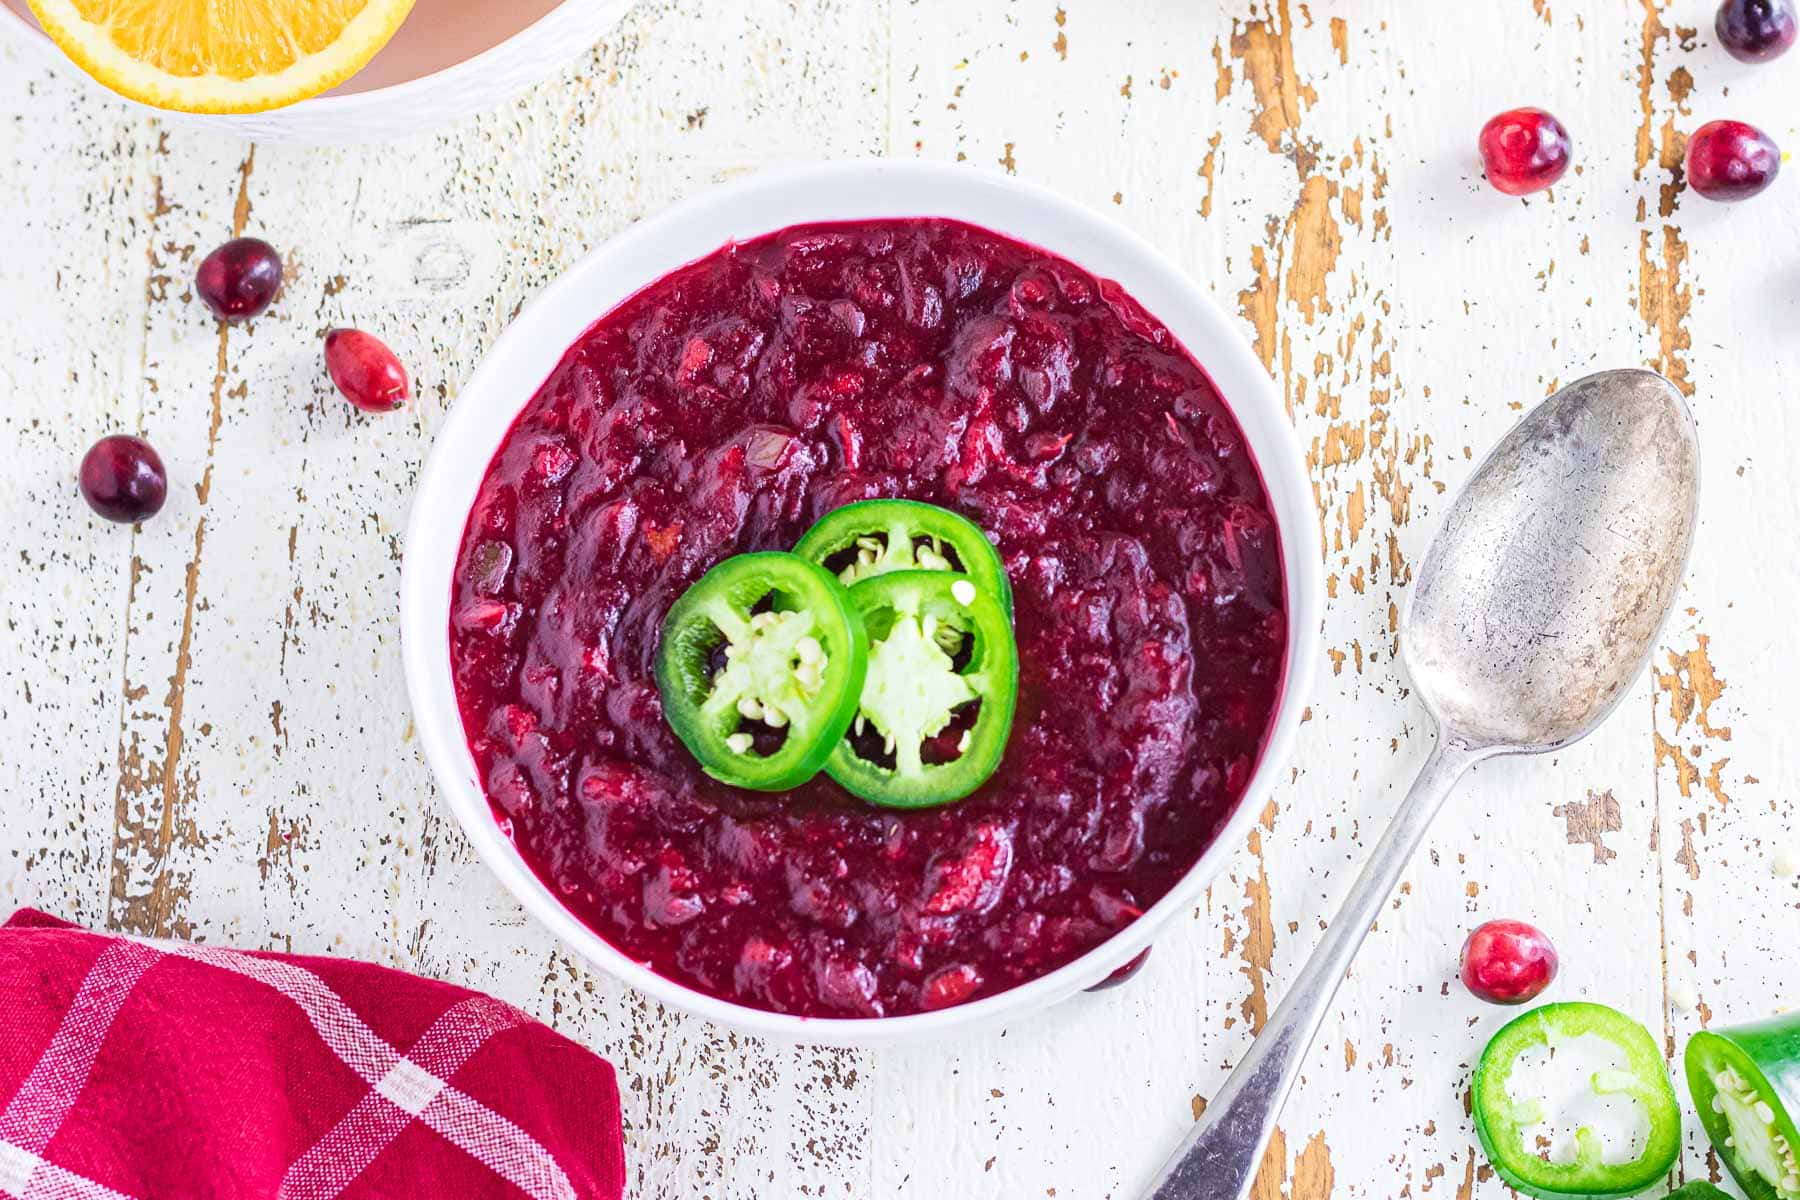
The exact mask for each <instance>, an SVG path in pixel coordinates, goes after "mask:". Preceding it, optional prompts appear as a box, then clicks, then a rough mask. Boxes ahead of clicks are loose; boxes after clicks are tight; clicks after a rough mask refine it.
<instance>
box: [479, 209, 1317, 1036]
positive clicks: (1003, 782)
mask: <svg viewBox="0 0 1800 1200" xmlns="http://www.w3.org/2000/svg"><path fill="white" fill-rule="evenodd" d="M889 496H892V497H908V498H911V499H916V500H924V501H928V502H930V503H933V504H940V505H943V506H945V507H947V508H951V509H955V510H956V511H958V512H961V513H964V514H966V515H967V516H969V517H970V518H972V519H973V520H974V521H976V522H977V523H978V524H980V525H981V526H982V527H983V528H984V529H986V530H987V531H988V532H989V534H990V536H992V537H993V538H994V539H995V541H996V543H997V544H998V546H999V549H1000V553H1001V555H1002V557H1003V558H1004V560H1005V562H1006V566H1007V570H1008V572H1009V573H1010V574H1011V577H1012V580H1013V584H1014V587H1015V589H1016V592H1017V596H1016V605H1017V633H1018V642H1019V658H1020V664H1021V676H1020V688H1021V692H1020V702H1019V712H1018V717H1017V720H1016V722H1015V724H1014V726H1013V732H1012V739H1011V741H1010V743H1009V745H1008V748H1007V752H1006V758H1005V761H1004V762H1003V764H1002V765H1001V768H1000V770H999V772H998V773H997V774H996V775H995V776H994V778H993V779H992V780H990V781H989V782H988V783H987V784H986V785H985V786H984V787H983V788H982V789H981V790H980V791H979V792H977V793H976V794H975V795H973V796H971V797H969V798H968V799H966V800H964V801H962V802H961V803H958V804H953V805H950V806H948V807H945V808H941V809H935V810H930V811H924V812H910V813H901V812H894V811H885V810H882V809H878V808H873V807H870V806H868V805H867V804H864V803H862V802H861V801H858V800H856V799H855V798H854V797H852V796H850V795H849V794H848V793H846V792H844V791H842V790H841V789H840V788H838V786H837V785H836V784H834V783H832V782H831V781H830V780H829V779H828V778H826V777H825V776H824V775H820V776H819V777H818V778H817V779H816V780H814V781H813V782H812V783H810V784H807V785H806V786H805V787H802V788H800V789H798V790H796V791H793V792H790V793H786V794H781V795H762V794H755V793H749V792H741V791H737V790H735V789H732V788H729V787H727V786H725V785H723V784H720V783H717V782H715V781H714V780H712V779H711V778H709V777H708V776H706V775H704V774H702V773H701V771H700V769H699V767H698V766H697V765H696V764H695V762H694V760H693V759H692V758H691V757H690V756H689V755H688V753H687V751H686V750H685V749H684V748H683V747H682V745H681V744H680V743H679V742H678V741H676V739H675V737H674V735H673V734H672V733H671V732H670V731H669V728H668V726H667V725H666V724H665V723H664V721H663V717H662V709H661V705H660V701H659V699H658V696H657V691H656V685H655V683H654V681H653V679H652V675H651V666H652V663H653V661H654V658H655V654H656V648H657V640H658V637H659V631H660V627H661V623H662V620H663V616H664V614H666V613H667V611H668V609H669V606H670V605H671V604H672V603H673V602H674V601H675V599H676V598H677V597H679V596H680V595H681V593H682V591H683V589H685V588H686V587H687V586H688V585H689V584H690V583H692V582H693V581H694V580H695V579H697V578H699V576H700V575H701V574H702V573H703V572H704V571H705V570H706V569H707V568H708V567H711V566H712V565H713V564H714V563H716V562H718V561H719V560H720V559H722V558H724V557H726V556H728V555H731V554H737V553H740V552H743V551H750V550H770V549H782V550H785V549H788V548H790V547H791V546H792V545H793V544H794V542H795V541H796V540H797V539H798V538H799V536H800V535H801V534H802V533H803V532H805V530H806V529H807V528H808V526H810V525H811V524H812V522H813V521H814V520H815V519H817V518H818V517H819V516H821V515H822V514H824V513H826V512H828V511H830V510H831V509H833V508H836V507H838V506H840V505H842V504H846V503H848V502H850V501H852V500H863V499H870V498H875V497H889ZM454 592H455V594H454V596H453V598H452V616H451V630H450V636H451V656H452V662H453V668H454V674H455V679H456V690H457V698H458V702H459V704H460V707H461V711H462V717H463V724H464V728H465V729H466V731H467V734H468V738H469V744H470V747H471V749H472V751H473V753H474V757H475V761H476V763H477V764H478V766H479V769H480V772H481V776H482V778H483V779H484V781H485V785H486V789H487V794H488V796H489V798H490V799H491V801H492V803H493V805H494V807H495V810H496V814H497V816H498V817H499V819H500V820H501V823H502V825H503V826H504V827H505V828H506V830H507V831H508V833H509V834H510V836H511V837H512V838H513V840H514V841H515V842H516V844H517V845H518V847H519V849H520V850H521V852H522V853H523V854H524V855H525V857H526V859H527V860H528V861H529V862H530V863H531V865H532V867H533V868H534V869H535V870H536V871H537V873H538V875H539V876H540V877H541V878H542V879H543V880H544V882H545V883H546V885H547V886H549V887H550V888H551V889H552V890H553V891H554V892H556V893H557V894H558V895H560V896H561V897H562V899H563V901H564V903H566V904H567V905H568V906H569V908H570V909H571V910H572V911H574V912H575V913H576V914H577V915H578V916H580V917H581V919H582V920H584V921H586V922H587V923H588V924H589V925H591V926H592V927H593V928H594V929H595V930H597V931H598V932H599V933H600V934H601V935H602V936H603V937H605V938H606V939H607V940H608V941H609V942H611V943H612V944H613V945H615V946H617V947H618V948H619V949H620V950H621V951H623V952H624V953H626V954H628V955H630V956H631V957H632V958H634V959H637V960H639V961H642V962H645V963H647V964H649V965H650V966H651V967H652V968H653V969H655V970H656V971H658V972H660V973H661V974H663V975H665V976H668V977H669V978H671V979H675V980H679V981H680V982H682V983H684V984H687V985H689V986H691V987H695V988H698V989H700V990H702V991H705V992H709V993H712V994H714V995H718V996H723V997H726V998H729V999H731V1000H734V1001H737V1002H739V1003H742V1004H747V1005H752V1006H755V1007H758V1008H764V1009H772V1010H774V1011H777V1012H784V1013H796V1014H803V1015H808V1016H820V1017H824V1016H832V1017H874V1016H881V1015H890V1016H891V1015H896V1014H901V1013H911V1012H918V1011H921V1010H923V1009H928V1008H939V1007H943V1006H945V1005H949V1004H956V1003H960V1002H962V1001H965V1000H968V999H970V998H971V997H977V996H982V995H988V994H991V993H994V992H997V991H1001V990H1003V989H1005V988H1008V987H1011V986H1013V985H1015V984H1018V983H1021V982H1024V981H1026V980H1029V979H1032V978H1035V977H1036V976H1039V975H1042V974H1044V973H1045V972H1047V971H1049V970H1051V969H1053V968H1055V967H1057V966H1060V965H1061V964H1063V963H1066V962H1068V961H1069V960H1071V959H1073V958H1074V957H1076V956H1077V955H1079V954H1081V953H1082V952H1083V951H1085V950H1087V949H1089V948H1090V947H1092V946H1094V945H1095V944H1097V943H1099V942H1101V941H1103V940H1105V939H1106V938H1107V937H1109V936H1110V935H1111V934H1112V933H1114V932H1115V931H1116V930H1118V929H1120V928H1121V927H1122V926H1124V925H1126V924H1127V923H1129V922H1130V921H1131V920H1133V919H1134V918H1135V917H1137V916H1138V915H1139V913H1140V912H1141V911H1142V910H1143V909H1145V908H1147V907H1148V906H1149V905H1150V904H1152V903H1154V902H1155V901H1156V900H1157V899H1159V898H1160V897H1161V896H1162V895H1163V894H1164V893H1166V892H1167V891H1168V890H1169V888H1170V887H1171V886H1172V885H1173V884H1174V883H1175V882H1176V881H1177V880H1178V879H1179V878H1180V877H1181V875H1182V874H1183V873H1184V872H1186V871H1187V869H1188V868H1189V867H1191V866H1192V865H1193V864H1194V862H1195V860H1196V859H1198V858H1199V856H1200V853H1201V851H1202V850H1204V849H1205V848H1206V845H1207V843H1208V842H1209V841H1210V840H1211V839H1212V838H1213V836H1214V834H1215V832H1216V831H1217V830H1218V828H1219V826H1220V824H1221V822H1223V821H1224V820H1225V818H1226V817H1227V816H1228V815H1229V814H1230V813H1231V811H1232V808H1233V806H1234V805H1235V804H1236V802H1237V801H1238V798H1239V797H1240V796H1241V795H1242V792H1243V789H1244V787H1245V785H1246V783H1247V782H1248V780H1249V777H1250V772H1251V769H1252V767H1253V766H1254V765H1255V762H1256V759H1257V755H1258V753H1259V751H1260V749H1261V746H1262V742H1263V739H1264V736H1265V735H1266V733H1267V732H1268V728H1269V723H1270V720H1271V718H1272V715H1273V712H1274V709H1275V704H1276V698H1277V693H1278V691H1279V688H1280V681H1281V675H1282V664H1283V655H1284V650H1285V645H1286V621H1285V612H1284V606H1283V580H1282V568H1281V559H1280V547H1279V544H1278V539H1277V533H1276V527H1275V520H1274V517H1273V515H1272V513H1271V511H1270V506H1269V499H1268V496H1267V495H1266V494H1265V492H1264V490H1263V486H1262V481H1261V478H1260V476H1259V475H1258V474H1257V469H1256V464H1255V462H1254V461H1253V460H1252V459H1251V456H1250V452H1249V449H1248V447H1247V446H1246V445H1245V442H1244V437H1243V434H1242V433H1241V432H1240V430H1239V429H1238V427H1237V425H1236V423H1235V422H1234V421H1233V419H1232V417H1231V414H1230V413H1229V412H1228V411H1227V410H1226V408H1225V406H1224V404H1223V403H1222V402H1221V401H1220V399H1219V397H1218V395H1217V393H1216V392H1214V390H1213V388H1212V386H1211V384H1210V382H1209V381H1208V379H1207V377H1206V374H1205V372H1204V371H1202V370H1201V368H1200V367H1199V365H1198V364H1197V363H1195V362H1194V360H1193V359H1192V358H1190V357H1189V356H1188V355H1187V353H1186V352H1185V351H1184V350H1183V349H1182V348H1181V346H1180V345H1179V344H1178V343H1177V342H1176V341H1175V339H1174V337H1173V336H1172V335H1171V334H1170V333H1169V331H1168V330H1167V329H1165V328H1164V327H1163V326H1162V325H1161V324H1159V323H1158V322H1157V321H1156V320H1155V319H1154V318H1153V317H1151V316H1150V315H1149V314H1148V313H1146V312H1145V311H1144V310H1143V309H1142V308H1141V307H1139V306H1138V305H1137V304H1136V303H1135V302H1134V301H1133V300H1132V299H1131V298H1130V297H1129V296H1127V295H1125V294H1124V293H1123V292H1122V291H1121V290H1120V289H1119V287H1118V286H1117V285H1116V284H1113V283H1110V282H1108V281H1105V280H1098V279H1095V278H1094V277H1093V276H1091V275H1089V274H1087V273H1085V272H1084V271H1082V270H1080V269H1079V268H1077V267H1075V266H1073V265H1072V264H1070V263H1068V262H1065V261H1063V260H1061V259H1058V258H1055V257H1053V256H1051V255H1049V254H1046V253H1045V252H1043V251H1041V250H1036V249H1033V248H1031V247H1029V246H1024V245H1021V244H1019V243H1017V242H1013V241H1009V240H1007V239H1005V238H1002V237H1000V236H998V235H996V234H992V233H988V232H985V231H983V230H980V229H976V228H973V227H970V226H967V225H962V224H958V223H955V222H949V221H937V220H906V221H879V222H869V223H860V224H851V225H816V226H806V227H798V228H793V229H788V230H785V231H783V232H781V233H778V234H774V235H771V236H769V237H765V238H761V239H758V240H756V241H753V242H748V243H745V244H742V245H736V246H730V247H727V248H725V249H723V250H721V251H719V252H717V253H715V254H713V255H711V256H710V257H707V258H705V259H702V260H701V261H699V262H697V263H694V264H692V265H691V266H687V267H684V268H682V269H680V270H678V271H676V272H675V273H673V274H671V275H669V276H666V277H665V278H663V279H661V280H659V281H658V282H656V283H655V284H653V285H651V286H650V287H649V288H647V289H646V290H644V291H643V292H641V293H639V294H638V295H636V296H634V297H633V298H632V299H630V300H629V301H627V302H626V303H624V304H623V305H621V306H620V307H619V308H618V309H616V310H615V311H614V312H612V313H611V314H610V315H608V316H607V317H605V318H604V319H602V320H601V321H600V322H599V323H598V324H596V325H595V326H594V327H593V328H592V329H590V330H588V332H587V333H586V334H584V335H583V336H582V338H581V339H580V341H578V342H577V343H576V344H575V345H574V347H573V348H571V349H570V351H569V353H568V354H567V356H566V357H565V358H564V359H563V361H562V363H561V364H560V365H559V366H558V367H557V369H556V371H555V373H554V374H553V375H551V377H550V379H549V380H548V381H547V382H546V383H545V384H544V385H543V387H542V388H541V389H540V390H539V391H538V393H537V395H536V396H535V397H533V398H532V400H531V403H530V404H529V405H527V406H526V408H525V410H524V412H523V413H522V414H521V415H520V417H519V419H518V421H517V423H516V424H515V425H514V426H513V428H512V430H511V432H509V433H508V434H507V437H506V440H505V441H504V442H503V443H502V444H501V447H500V450H499V452H498V453H497V454H496V455H495V457H494V461H493V463H492V464H491V465H490V466H489V468H488V472H487V476H486V478H485V479H484V480H483V482H482V485H481V491H480V494H479V496H478V498H477V500H476V502H475V506H474V509H473V511H472V512H471V514H470V517H469V523H468V527H467V530H466V532H465V533H464V536H463V544H462V551H461V554H460V558H459V561H458V566H457V572H456V578H455V584H454Z"/></svg>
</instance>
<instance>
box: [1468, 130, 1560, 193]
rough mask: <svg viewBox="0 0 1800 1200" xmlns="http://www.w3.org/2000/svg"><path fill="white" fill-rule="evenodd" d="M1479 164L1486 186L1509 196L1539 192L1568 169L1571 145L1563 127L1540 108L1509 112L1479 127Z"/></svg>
mask: <svg viewBox="0 0 1800 1200" xmlns="http://www.w3.org/2000/svg"><path fill="white" fill-rule="evenodd" d="M1480 146H1481V164H1482V166H1484V167H1486V168H1487V178H1488V182H1489V183H1491V184H1493V185H1494V186H1495V187H1496V188H1498V189H1499V190H1500V191H1503V192H1505V193H1506V194H1507V195H1509V196H1523V195H1525V194H1526V193H1527V192H1538V191H1542V190H1543V189H1545V188H1547V187H1549V186H1550V185H1551V184H1553V183H1555V182H1556V181H1557V180H1559V179H1561V178H1562V177H1563V172H1564V171H1567V170H1568V169H1569V158H1570V155H1571V154H1572V153H1573V150H1574V143H1573V142H1572V141H1570V139H1569V131H1568V130H1567V129H1564V128H1563V123H1562V122H1561V121H1559V120H1557V119H1556V118H1555V117H1553V116H1551V115H1550V114H1549V113H1547V112H1545V111H1544V110H1543V109H1541V108H1512V109H1508V110H1507V111H1505V112H1503V113H1501V114H1500V115H1499V116H1497V117H1494V118H1493V119H1492V120H1490V121H1489V122H1488V123H1487V124H1486V125H1483V126H1482V127H1481V138H1480Z"/></svg>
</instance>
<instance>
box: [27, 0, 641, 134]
mask: <svg viewBox="0 0 1800 1200" xmlns="http://www.w3.org/2000/svg"><path fill="white" fill-rule="evenodd" d="M632 3H633V0H561V3H559V4H558V5H557V6H556V7H555V8H553V9H551V10H550V11H549V12H546V13H545V14H544V15H543V16H541V17H539V18H538V19H537V20H535V21H533V22H532V23H531V24H529V25H527V26H525V27H524V28H523V29H520V30H518V31H517V32H515V33H513V34H512V36H510V37H507V38H504V39H502V40H501V41H498V42H495V43H494V44H493V45H492V46H489V47H488V48H487V49H486V50H483V51H482V52H481V53H479V54H476V55H473V56H472V57H469V58H465V59H463V60H462V61H460V62H456V63H452V64H451V65H449V66H447V67H445V68H443V69H442V70H439V71H433V72H431V73H430V74H428V75H420V76H417V77H416V78H413V79H408V80H406V81H405V82H404V83H395V84H390V85H389V86H387V87H382V88H371V89H369V90H367V91H362V92H348V93H343V94H332V93H327V94H325V95H322V96H313V97H310V98H309V99H306V100H301V101H298V102H296V103H294V104H290V105H288V106H287V107H285V108H277V109H271V110H269V111H267V112H257V113H188V112H174V111H168V110H163V109H158V108H152V107H150V106H148V105H145V104H141V103H139V102H138V101H135V100H132V99H131V98H129V97H127V96H121V95H119V94H118V93H117V92H114V91H112V90H111V89H110V88H107V87H106V86H105V85H104V84H101V83H100V82H99V81H97V80H95V79H94V78H93V77H92V76H90V75H88V73H87V72H85V71H83V70H82V69H81V68H80V67H79V66H78V65H76V63H75V62H74V61H73V60H71V59H70V58H69V57H68V56H67V55H65V54H64V53H63V52H62V51H61V50H59V49H58V48H57V46H56V43H55V42H52V41H51V40H50V38H49V37H48V36H47V35H46V34H45V33H44V32H43V31H42V30H41V29H37V28H35V27H34V26H32V25H31V24H30V23H28V22H27V21H26V20H25V18H24V17H23V16H21V15H20V14H18V13H17V12H14V11H13V10H12V9H11V8H10V7H8V6H7V5H4V4H0V34H8V33H9V34H10V35H11V37H12V40H13V41H14V43H15V44H17V45H19V46H20V47H22V48H23V49H24V50H25V51H26V52H27V53H32V54H36V55H37V56H38V58H39V59H40V60H41V61H43V62H45V63H47V64H48V65H49V66H50V67H51V68H53V69H55V70H57V71H60V72H61V73H63V74H66V75H69V76H71V77H73V78H75V79H77V80H78V81H80V82H83V83H85V84H88V85H90V86H92V87H95V88H98V89H100V90H101V91H102V92H104V93H105V94H106V95H108V96H111V97H113V98H114V99H116V100H118V101H119V102H121V103H123V104H126V105H129V106H130V107H132V108H135V109H138V110H139V111H142V112H145V113H149V114H151V115H154V116H157V117H162V118H166V119H169V120H175V121H181V122H184V123H191V124H199V125H205V126H210V127H212V128H215V129H227V130H233V131H236V132H240V133H243V134H245V135H246V136H268V135H270V134H272V133H287V134H292V135H295V136H299V137H302V138H313V137H325V136H326V135H327V134H328V133H332V132H335V133H337V134H340V135H342V137H343V138H344V139H346V140H351V141H359V140H364V136H372V137H376V138H379V137H382V136H387V135H390V134H394V133H397V132H399V131H402V130H405V129H410V128H413V127H415V126H417V127H423V126H427V125H431V124H436V123H448V122H451V121H454V120H456V119H458V118H460V117H463V116H467V115H469V114H470V113H472V112H476V111H479V110H480V109H481V108H483V107H487V106H492V105H497V104H499V103H500V102H501V100H503V99H505V98H507V97H509V96H511V95H513V94H514V93H516V92H519V91H521V90H523V89H524V88H526V87H529V86H530V85H531V84H533V83H535V82H537V81H539V80H541V79H543V78H546V77H548V76H549V75H551V74H553V73H555V72H556V71H558V70H561V69H562V67H563V66H564V65H566V64H567V63H569V62H571V61H573V60H574V59H575V58H576V57H578V56H579V55H580V54H581V53H582V52H583V51H585V50H587V49H588V48H590V47H591V45H592V44H593V43H592V38H590V37H588V36H587V35H588V34H590V33H594V31H596V30H604V29H607V28H610V27H611V26H613V25H616V24H617V23H618V22H619V20H620V19H621V18H622V17H624V15H625V13H626V12H627V11H628V10H629V9H630V7H631V4H632ZM595 36H598V35H597V34H596V35H595ZM537 46H544V47H554V49H553V50H551V51H550V52H548V53H542V54H530V53H528V52H529V51H530V49H531V48H533V47H537ZM351 118H359V119H363V120H369V121H372V124H371V125H370V126H369V127H368V128H366V129H362V128H351V127H349V126H347V125H345V126H340V125H337V124H334V123H336V122H344V121H346V120H347V119H351ZM359 134H361V135H364V136H358V135H359Z"/></svg>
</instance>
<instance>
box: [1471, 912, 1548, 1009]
mask: <svg viewBox="0 0 1800 1200" xmlns="http://www.w3.org/2000/svg"><path fill="white" fill-rule="evenodd" d="M1556 967H1557V958H1556V947H1554V946H1552V945H1551V944H1550V939H1549V938H1548V937H1547V936H1545V934H1544V931H1543V930H1541V929H1539V928H1538V927H1537V926H1535V925H1528V924H1526V923H1525V922H1524V921H1489V922H1488V923H1487V924H1485V925H1482V926H1479V927H1478V928H1476V930H1475V932H1473V933H1471V934H1470V935H1469V938H1468V940H1467V941H1466V942H1464V943H1463V948H1462V981H1463V986H1464V987H1466V988H1468V989H1469V992H1470V993H1471V994H1472V995H1474V996H1475V997H1476V998H1477V999H1480V1000H1486V1001H1487V1002H1488V1003H1490V1004H1523V1003H1525V1002H1526V1001H1527V1000H1531V999H1534V998H1536V997H1537V996H1538V994H1539V993H1541V992H1542V991H1543V990H1544V989H1545V988H1547V987H1549V986H1550V981H1551V980H1553V979H1555V978H1556Z"/></svg>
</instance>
